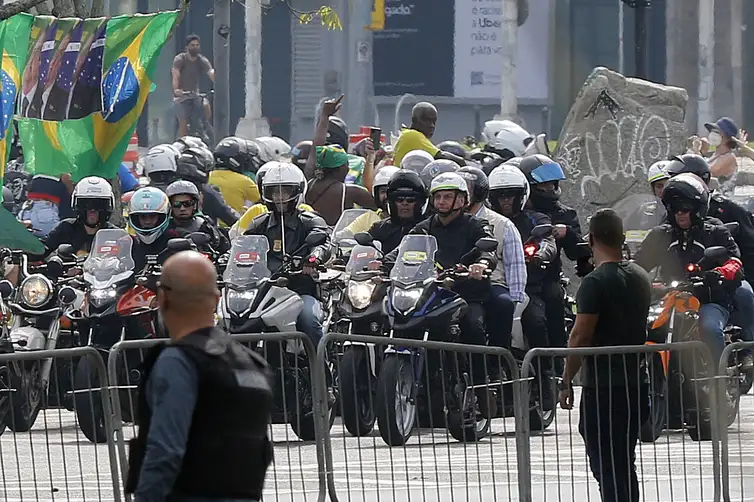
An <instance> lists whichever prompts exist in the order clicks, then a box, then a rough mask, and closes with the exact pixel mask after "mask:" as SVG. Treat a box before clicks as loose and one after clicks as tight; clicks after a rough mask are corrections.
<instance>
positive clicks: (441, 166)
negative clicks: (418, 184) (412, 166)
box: [419, 159, 461, 187]
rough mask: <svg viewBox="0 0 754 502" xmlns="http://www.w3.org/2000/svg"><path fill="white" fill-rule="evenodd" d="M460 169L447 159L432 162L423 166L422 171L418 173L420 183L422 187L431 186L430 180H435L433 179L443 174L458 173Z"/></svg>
mask: <svg viewBox="0 0 754 502" xmlns="http://www.w3.org/2000/svg"><path fill="white" fill-rule="evenodd" d="M460 168H461V166H459V165H458V164H456V163H455V162H453V161H452V160H447V159H438V160H433V161H432V162H430V163H429V164H427V165H426V166H424V169H422V170H421V172H420V173H419V177H421V179H422V183H424V186H427V187H428V186H432V180H433V179H435V177H437V176H439V175H441V174H443V173H454V172H456V171H458V170H459V169H460Z"/></svg>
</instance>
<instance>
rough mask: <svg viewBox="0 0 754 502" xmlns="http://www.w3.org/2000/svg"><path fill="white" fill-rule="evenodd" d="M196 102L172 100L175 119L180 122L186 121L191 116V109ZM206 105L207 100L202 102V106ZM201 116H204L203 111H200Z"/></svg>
mask: <svg viewBox="0 0 754 502" xmlns="http://www.w3.org/2000/svg"><path fill="white" fill-rule="evenodd" d="M197 102H198V101H197V100H193V102H192V100H190V99H181V100H178V99H174V100H173V110H174V111H175V117H176V118H177V119H178V120H180V121H183V120H188V117H189V115H190V114H191V107H192V106H194V103H197ZM207 103H208V101H207V99H206V98H205V99H203V100H202V105H206V104H207ZM202 116H204V110H203V109H202Z"/></svg>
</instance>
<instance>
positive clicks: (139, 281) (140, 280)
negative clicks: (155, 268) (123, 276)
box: [136, 276, 148, 286]
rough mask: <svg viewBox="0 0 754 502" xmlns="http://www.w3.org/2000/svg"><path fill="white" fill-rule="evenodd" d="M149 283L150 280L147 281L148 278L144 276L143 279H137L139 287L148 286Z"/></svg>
mask: <svg viewBox="0 0 754 502" xmlns="http://www.w3.org/2000/svg"><path fill="white" fill-rule="evenodd" d="M147 282H148V280H147V278H146V277H144V276H141V277H137V278H136V284H137V285H139V286H146V285H147Z"/></svg>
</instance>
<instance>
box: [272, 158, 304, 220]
mask: <svg viewBox="0 0 754 502" xmlns="http://www.w3.org/2000/svg"><path fill="white" fill-rule="evenodd" d="M262 167H263V168H264V167H266V168H267V169H266V171H265V173H264V177H263V178H262V200H263V201H264V202H265V204H267V208H268V209H269V210H270V211H277V204H279V203H284V204H288V203H294V207H296V206H298V205H300V204H303V202H304V199H305V198H306V178H305V177H304V173H303V172H302V171H301V169H299V168H298V166H296V165H295V164H291V163H290V162H268V163H267V164H265V165H264V166H262ZM282 187H291V190H290V193H289V196H288V198H287V199H285V200H282V201H276V199H275V198H274V195H275V194H276V193H278V191H279V190H282Z"/></svg>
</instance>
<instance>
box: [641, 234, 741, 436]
mask: <svg viewBox="0 0 754 502" xmlns="http://www.w3.org/2000/svg"><path fill="white" fill-rule="evenodd" d="M727 257H728V251H727V250H726V249H725V248H724V247H722V246H714V247H710V248H707V249H706V250H705V251H704V258H703V259H702V261H701V262H700V263H698V264H689V265H688V267H687V273H688V280H687V281H683V282H680V281H673V282H672V283H670V284H669V285H662V284H655V285H654V296H655V297H656V298H657V300H656V301H655V302H653V304H652V305H651V307H650V311H649V317H648V318H647V344H648V345H652V344H662V343H672V342H680V341H689V340H699V339H700V338H699V325H698V322H699V308H700V307H701V303H700V302H699V300H698V299H697V298H696V297H695V296H694V292H695V291H696V289H697V288H699V287H701V286H704V282H703V279H702V277H701V272H702V270H705V269H708V268H710V265H713V264H716V263H719V262H721V261H725V260H726V259H727ZM732 331H736V330H735V329H734V328H732V327H728V328H726V333H731V332H732ZM738 331H739V332H740V330H738ZM644 364H645V366H646V367H647V369H648V370H649V375H650V389H649V390H650V392H649V394H650V396H649V397H650V403H649V404H650V414H649V419H648V420H647V422H645V423H644V424H643V425H642V428H641V431H640V438H641V440H642V441H645V442H653V441H655V440H656V439H657V438H658V437H659V436H660V435H661V434H662V431H663V430H664V429H665V427H666V425H667V426H668V428H678V427H682V426H683V424H684V423H685V424H686V426H687V430H688V433H689V436H690V437H691V439H693V440H694V441H703V440H709V439H711V436H712V431H711V420H710V413H713V412H715V411H716V410H718V409H719V407H720V406H722V409H723V414H724V418H723V419H722V420H723V422H727V423H726V426H730V425H731V424H732V423H733V421H734V420H735V418H736V414H737V410H738V401H739V398H740V392H739V389H738V381H737V380H736V379H730V380H729V381H728V383H727V385H726V392H725V396H723V398H722V399H721V400H720V406H718V404H717V403H713V402H711V396H710V391H709V389H710V387H711V385H712V383H711V382H712V381H711V380H710V378H711V377H713V376H714V375H715V374H716V371H717V367H716V365H714V367H712V368H710V367H708V365H707V362H706V361H705V359H704V358H702V357H700V355H699V353H698V351H691V352H682V353H678V354H676V353H673V352H670V351H663V352H659V353H653V354H648V356H647V357H646V358H645V361H644ZM666 401H667V404H666ZM668 410H672V412H674V414H672V415H668Z"/></svg>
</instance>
